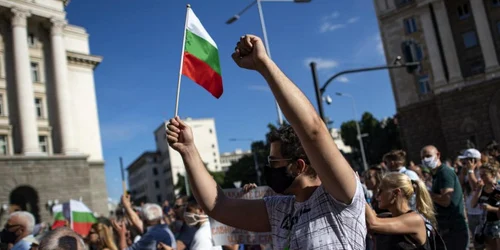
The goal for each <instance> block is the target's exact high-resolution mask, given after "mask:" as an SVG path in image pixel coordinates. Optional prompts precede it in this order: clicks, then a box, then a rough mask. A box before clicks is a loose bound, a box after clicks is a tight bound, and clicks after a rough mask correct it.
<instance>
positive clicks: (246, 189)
mask: <svg viewBox="0 0 500 250" xmlns="http://www.w3.org/2000/svg"><path fill="white" fill-rule="evenodd" d="M256 188H257V185H256V184H255V183H248V184H245V186H243V188H242V189H243V193H248V192H250V190H252V189H256Z"/></svg>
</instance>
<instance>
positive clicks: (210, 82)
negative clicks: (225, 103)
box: [181, 5, 223, 98]
mask: <svg viewBox="0 0 500 250" xmlns="http://www.w3.org/2000/svg"><path fill="white" fill-rule="evenodd" d="M184 39H185V43H184V48H183V58H182V60H183V63H182V66H181V67H182V74H183V75H185V76H187V77H189V78H190V79H191V80H193V81H194V82H196V83H197V84H199V85H201V86H202V87H203V88H205V89H206V90H207V91H208V92H210V93H211V94H212V95H213V96H214V97H216V98H219V97H220V96H221V95H222V92H223V87H222V77H221V70H220V61H219V50H218V49H217V44H215V41H214V40H213V39H212V37H210V35H209V34H208V32H207V31H206V30H205V28H204V27H203V25H202V24H201V22H200V20H199V19H198V17H196V15H195V14H194V12H193V10H192V9H191V7H190V6H189V5H188V7H187V16H186V30H185V35H184Z"/></svg>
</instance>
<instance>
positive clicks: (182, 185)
mask: <svg viewBox="0 0 500 250" xmlns="http://www.w3.org/2000/svg"><path fill="white" fill-rule="evenodd" d="M207 165H208V164H207V163H206V162H205V168H207ZM207 170H208V168H207ZM208 173H209V174H210V175H211V176H212V177H213V178H214V180H215V182H216V183H217V185H219V186H223V184H224V177H225V173H224V172H212V171H210V170H208ZM174 189H175V190H178V191H179V195H186V193H187V192H186V181H185V179H184V175H181V174H180V173H177V183H176V184H175V186H174Z"/></svg>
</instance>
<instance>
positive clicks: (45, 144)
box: [38, 135, 49, 153]
mask: <svg viewBox="0 0 500 250" xmlns="http://www.w3.org/2000/svg"><path fill="white" fill-rule="evenodd" d="M38 146H39V147H40V151H41V152H43V153H48V152H49V140H48V138H47V136H43V135H41V136H38Z"/></svg>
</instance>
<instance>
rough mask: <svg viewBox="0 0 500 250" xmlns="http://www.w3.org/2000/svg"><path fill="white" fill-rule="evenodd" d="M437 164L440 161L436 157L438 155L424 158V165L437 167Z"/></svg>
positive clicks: (431, 167)
mask: <svg viewBox="0 0 500 250" xmlns="http://www.w3.org/2000/svg"><path fill="white" fill-rule="evenodd" d="M437 164H438V161H437V159H436V156H431V157H426V158H424V159H422V165H424V167H428V168H430V169H435V168H436V167H437V166H438V165H437Z"/></svg>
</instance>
